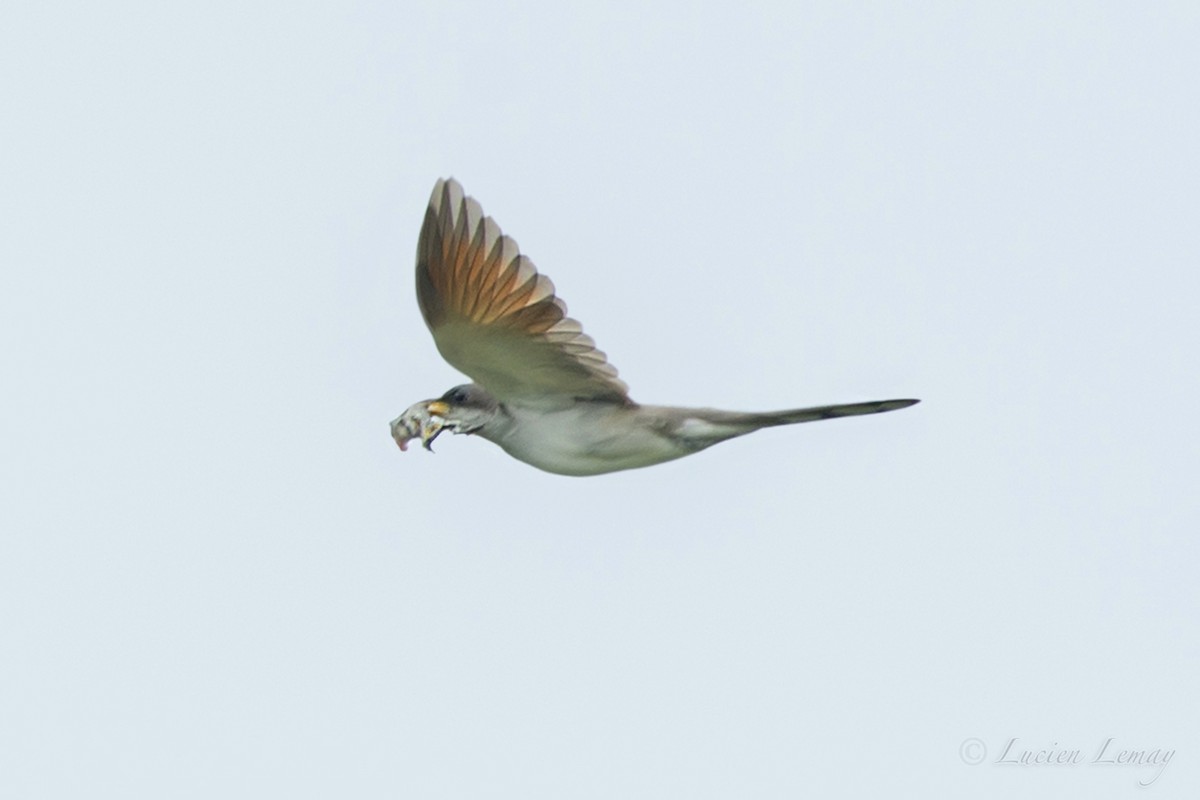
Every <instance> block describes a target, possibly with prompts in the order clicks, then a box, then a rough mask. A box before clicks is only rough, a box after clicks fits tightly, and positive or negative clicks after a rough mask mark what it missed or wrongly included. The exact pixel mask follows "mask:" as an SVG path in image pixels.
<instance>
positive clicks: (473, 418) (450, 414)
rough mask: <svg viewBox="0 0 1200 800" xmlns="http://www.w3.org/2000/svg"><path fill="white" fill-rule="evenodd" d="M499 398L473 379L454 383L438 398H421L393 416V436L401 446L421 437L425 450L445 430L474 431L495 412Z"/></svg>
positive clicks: (490, 418)
mask: <svg viewBox="0 0 1200 800" xmlns="http://www.w3.org/2000/svg"><path fill="white" fill-rule="evenodd" d="M499 405H500V404H499V403H497V402H496V399H495V398H494V397H492V396H491V395H490V394H488V393H487V392H486V391H485V390H484V389H483V387H481V386H477V385H476V384H474V383H467V384H463V385H462V386H455V387H454V388H453V389H451V390H450V391H448V392H446V393H445V394H444V395H442V396H441V397H439V398H437V399H436V400H422V401H421V402H419V403H414V404H413V405H411V406H409V407H408V410H406V411H405V412H404V413H403V414H401V415H400V416H399V417H397V418H396V419H394V420H392V438H393V439H395V440H396V444H398V445H400V449H401V450H405V449H407V446H408V442H409V440H410V439H416V438H418V437H420V439H421V444H422V445H423V446H424V447H425V449H426V450H430V451H432V449H433V448H432V445H433V440H434V439H436V438H437V437H438V435H439V434H440V433H441V432H442V431H444V430H449V431H452V432H454V433H474V432H475V431H477V430H479V429H480V428H482V427H483V426H484V425H486V424H487V423H488V422H490V421H491V420H492V418H493V417H495V416H496V411H497V409H498V408H499Z"/></svg>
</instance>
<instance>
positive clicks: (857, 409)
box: [676, 400, 920, 449]
mask: <svg viewBox="0 0 1200 800" xmlns="http://www.w3.org/2000/svg"><path fill="white" fill-rule="evenodd" d="M919 402H920V401H919V400H872V401H870V402H867V403H843V404H841V405H836V406H815V407H813V408H797V409H792V410H790V411H765V412H742V411H718V410H716V409H711V408H703V409H700V408H697V409H687V410H686V411H685V413H684V414H683V415H682V416H683V418H682V419H680V420H679V425H678V427H677V428H676V433H677V435H678V436H680V437H681V438H682V439H683V440H684V441H686V442H688V444H689V445H690V446H692V447H695V448H696V449H703V448H705V447H709V446H711V445H714V444H716V443H717V442H723V441H725V440H726V439H732V438H734V437H735V436H744V435H745V434H747V433H752V432H754V431H756V430H758V429H759V428H769V427H772V426H775V425H795V424H796V423H798V422H817V421H818V420H823V419H837V418H838V417H857V416H860V415H862V414H882V413H883V412H884V411H897V410H899V409H901V408H908V407H909V406H911V405H916V404H917V403H919Z"/></svg>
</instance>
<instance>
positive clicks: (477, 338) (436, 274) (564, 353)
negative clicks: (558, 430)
mask: <svg viewBox="0 0 1200 800" xmlns="http://www.w3.org/2000/svg"><path fill="white" fill-rule="evenodd" d="M416 277H417V301H418V304H419V305H420V307H421V314H422V316H423V317H424V318H425V324H426V325H427V326H428V327H429V330H430V332H431V333H432V334H433V340H434V342H435V343H436V344H437V348H438V351H439V352H440V353H441V354H442V357H443V358H445V359H446V361H448V362H450V364H451V365H453V366H454V367H456V368H457V369H459V370H461V371H462V372H464V373H466V374H467V375H469V376H471V378H472V379H473V380H474V381H475V382H476V383H478V384H480V385H481V386H483V387H484V388H485V389H487V390H488V391H489V392H491V393H492V394H493V395H495V396H496V397H497V398H499V399H501V400H514V399H525V400H528V401H533V402H537V401H548V402H554V398H559V399H560V400H561V399H563V398H588V399H596V400H608V401H615V402H621V403H631V402H632V401H631V400H629V396H628V389H627V387H626V386H625V384H624V382H622V381H621V380H620V379H619V378H618V377H617V370H616V368H614V367H613V366H612V365H611V364H609V363H608V360H607V358H606V357H605V355H604V353H602V352H601V351H599V350H597V349H596V343H595V342H594V341H592V338H591V337H590V336H588V335H587V334H585V333H584V332H583V326H582V325H580V324H579V322H577V321H576V320H574V319H571V318H570V317H568V316H567V306H566V304H565V303H564V302H563V301H562V300H561V299H560V298H559V297H557V296H556V295H555V291H554V283H553V281H551V280H550V279H549V278H548V277H546V276H545V275H542V274H541V273H539V272H538V271H537V268H536V267H535V266H534V264H533V262H532V261H531V260H530V259H529V258H528V257H527V256H524V255H522V254H521V252H520V249H519V248H518V247H517V243H516V242H515V241H514V240H513V239H512V238H511V237H508V236H505V235H504V233H503V232H502V231H501V230H500V226H499V225H497V224H496V222H495V221H494V220H493V219H492V218H491V217H487V216H484V213H483V209H482V208H481V207H480V205H479V203H477V202H476V201H475V200H474V198H471V197H467V196H466V195H465V194H464V193H463V189H462V186H461V185H459V183H458V181H456V180H454V179H453V178H449V179H446V180H439V181H438V182H437V184H436V185H435V186H434V187H433V195H432V196H431V197H430V199H429V207H428V208H427V209H426V211H425V223H424V225H422V227H421V236H420V239H419V240H418V243H417V276H416Z"/></svg>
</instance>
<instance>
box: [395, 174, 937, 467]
mask: <svg viewBox="0 0 1200 800" xmlns="http://www.w3.org/2000/svg"><path fill="white" fill-rule="evenodd" d="M416 284H417V303H418V305H419V306H420V309H421V315H422V317H423V318H424V320H425V324H426V326H427V327H428V328H429V331H430V333H432V334H433V341H434V344H435V345H436V346H437V349H438V352H440V353H441V355H442V357H443V358H444V359H445V360H446V361H447V362H448V363H449V364H450V365H451V366H453V367H455V368H456V369H457V370H459V371H460V372H462V373H464V374H466V375H467V376H468V377H470V378H471V379H472V381H473V382H472V383H467V384H463V385H461V386H455V387H454V388H452V389H450V390H449V391H447V392H446V393H445V394H443V395H442V396H441V397H438V398H434V399H430V400H422V401H420V402H419V403H415V404H413V405H412V406H410V407H409V408H408V409H407V410H406V411H405V412H404V413H403V414H401V415H400V416H399V417H397V418H396V419H394V420H392V422H391V433H392V437H393V438H394V439H395V441H396V443H397V444H398V445H399V446H400V449H401V450H405V449H406V446H407V443H408V442H409V441H411V440H413V439H416V438H420V439H421V443H422V445H423V446H424V447H425V449H427V450H429V451H430V452H432V450H433V447H432V445H433V441H434V440H435V439H436V438H437V437H438V436H439V435H440V434H441V433H442V432H444V431H447V430H449V431H451V432H453V433H457V434H470V435H476V436H479V437H480V438H483V439H486V440H488V441H490V442H493V443H495V444H497V445H499V446H500V447H501V448H502V449H503V450H504V451H505V452H506V453H508V454H509V455H510V456H512V457H513V458H515V459H517V460H519V461H523V462H525V463H526V464H529V465H531V466H534V467H537V468H538V469H541V470H544V471H546V472H550V473H555V474H558V475H570V476H590V475H601V474H604V473H609V472H616V471H619V470H628V469H637V468H640V467H648V466H651V465H654V464H660V463H662V462H665V461H671V460H674V459H677V458H682V457H684V456H689V455H692V454H693V453H698V452H700V451H701V450H704V449H706V448H708V447H711V446H712V445H714V444H717V443H719V442H723V441H725V440H727V439H732V438H734V437H738V436H744V435H746V434H748V433H752V432H754V431H757V430H759V429H760V428H769V427H775V426H779V425H792V424H796V423H801V422H815V421H818V420H825V419H837V418H840V417H851V416H858V415H861V414H879V413H882V412H885V411H895V410H897V409H901V408H907V407H909V406H911V405H913V404H915V403H917V402H919V401H918V400H913V399H904V400H878V401H872V402H865V403H844V404H840V405H826V406H816V407H813V408H800V409H792V410H788V411H768V412H738V411H720V410H717V409H710V408H678V407H674V406H655V405H642V404H640V403H637V402H634V400H633V399H632V398H630V396H629V389H628V387H627V386H626V385H625V383H624V382H623V381H622V380H621V379H620V378H618V377H617V370H616V369H615V368H614V367H613V366H612V365H611V364H610V363H609V362H608V359H607V357H606V356H605V354H604V353H603V352H601V351H600V350H598V349H596V344H595V342H594V341H593V340H592V339H591V337H589V336H588V335H587V334H585V333H584V332H583V327H582V326H581V325H580V324H579V322H577V321H576V320H574V319H572V318H571V317H569V316H568V315H567V306H566V304H565V303H564V302H563V300H562V299H561V298H559V297H558V296H557V295H556V294H555V289H554V284H553V283H552V282H551V281H550V279H549V278H548V277H546V276H545V275H543V274H541V273H540V272H538V270H537V268H536V267H535V266H534V264H533V262H532V261H531V260H530V259H529V258H528V257H527V256H525V255H523V254H522V253H521V252H520V250H519V248H518V247H517V243H516V242H515V241H514V240H513V239H512V238H511V237H509V236H506V235H504V233H503V232H502V231H501V230H500V226H499V225H497V224H496V222H495V221H494V220H493V219H492V218H491V217H488V216H485V215H484V213H483V209H482V208H481V207H480V205H479V203H478V202H477V201H476V200H475V199H474V198H472V197H468V196H467V195H466V194H465V193H464V192H463V188H462V186H461V185H460V184H459V182H458V181H456V180H454V179H453V178H444V179H439V180H438V181H437V183H436V184H434V187H433V193H432V195H431V196H430V199H429V205H428V207H427V208H426V210H425V220H424V223H423V224H422V226H421V232H420V235H419V237H418V240H417V269H416ZM668 300H669V298H663V301H664V302H663V308H664V310H666V309H667V308H669V305H668V303H667V301H668Z"/></svg>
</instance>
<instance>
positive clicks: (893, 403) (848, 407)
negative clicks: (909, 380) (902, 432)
mask: <svg viewBox="0 0 1200 800" xmlns="http://www.w3.org/2000/svg"><path fill="white" fill-rule="evenodd" d="M919 402H921V401H920V400H871V401H869V402H866V403H843V404H841V405H836V406H815V407H813V408H797V409H793V410H791V411H767V412H764V413H760V414H746V415H744V416H746V417H749V418H750V419H751V420H753V421H754V422H756V423H758V424H757V426H756V427H759V428H765V427H768V426H771V425H794V424H796V423H797V422H817V421H818V420H823V419H837V418H838V417H857V416H860V415H862V414H882V413H883V412H884V411H898V410H899V409H901V408H908V407H909V406H911V405H916V404H917V403H919Z"/></svg>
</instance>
